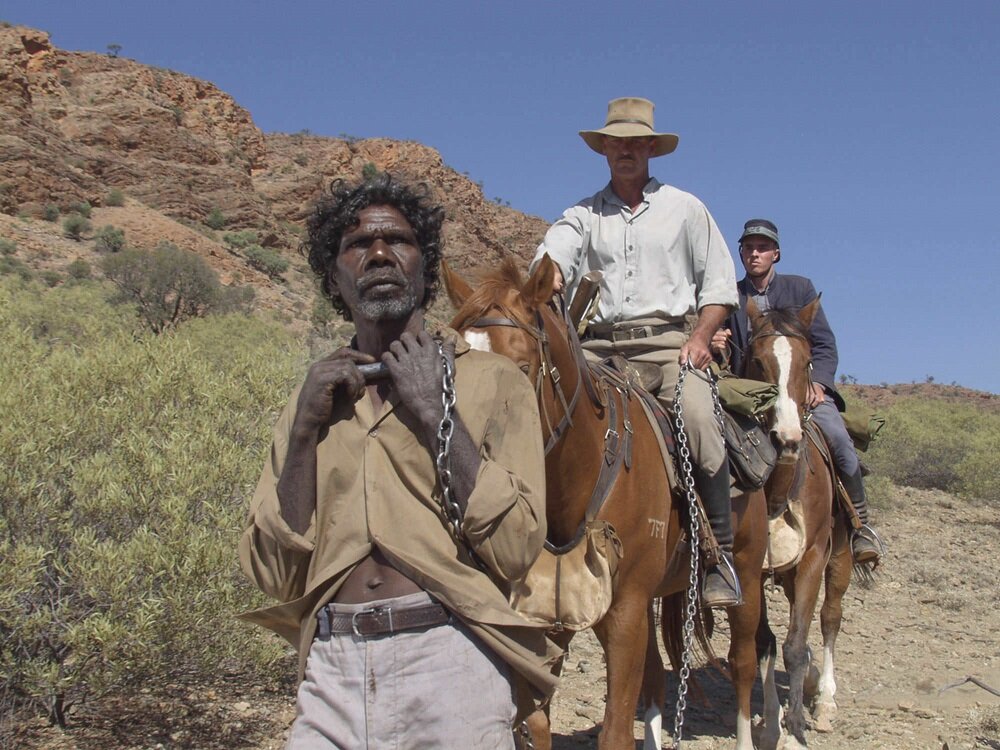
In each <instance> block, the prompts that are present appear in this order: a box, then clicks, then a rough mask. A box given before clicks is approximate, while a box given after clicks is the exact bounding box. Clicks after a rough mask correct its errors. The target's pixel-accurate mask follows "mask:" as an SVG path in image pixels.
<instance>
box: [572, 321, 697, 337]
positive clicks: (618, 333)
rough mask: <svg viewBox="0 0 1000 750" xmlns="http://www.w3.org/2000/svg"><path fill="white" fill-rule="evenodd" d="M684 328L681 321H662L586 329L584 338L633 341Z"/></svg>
mask: <svg viewBox="0 0 1000 750" xmlns="http://www.w3.org/2000/svg"><path fill="white" fill-rule="evenodd" d="M682 330H684V324H683V323H662V324H660V325H655V326H636V327H635V328H609V329H606V330H603V331H601V330H598V331H595V330H592V329H590V328H588V329H587V334H586V338H589V339H604V340H605V341H634V340H635V339H648V338H651V337H653V336H659V335H660V334H661V333H667V332H668V331H682Z"/></svg>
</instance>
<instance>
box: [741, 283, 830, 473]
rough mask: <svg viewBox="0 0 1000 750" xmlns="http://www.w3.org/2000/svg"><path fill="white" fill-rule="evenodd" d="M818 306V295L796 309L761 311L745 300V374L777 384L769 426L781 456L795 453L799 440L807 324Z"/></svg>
mask: <svg viewBox="0 0 1000 750" xmlns="http://www.w3.org/2000/svg"><path fill="white" fill-rule="evenodd" d="M818 309H819V298H818V297H817V298H816V299H815V300H813V301H812V302H810V303H809V304H808V305H806V306H805V307H803V308H802V309H800V310H798V311H797V312H796V311H792V310H768V311H767V312H764V313H762V312H760V310H759V309H758V308H757V305H756V304H755V303H754V301H753V300H752V299H750V300H748V301H747V317H748V318H749V320H750V330H751V336H750V346H749V351H748V352H747V359H748V361H749V364H748V366H747V377H750V378H753V379H755V380H764V381H767V382H770V383H776V384H777V386H778V400H777V401H776V402H775V404H774V409H773V411H772V414H771V422H770V427H771V432H772V433H773V434H774V436H775V437H776V438H777V439H778V443H779V445H780V446H781V450H782V454H784V455H790V456H796V455H797V454H798V450H799V446H800V445H801V443H802V418H803V416H804V415H805V413H806V407H807V403H808V398H809V386H810V383H811V382H812V378H811V377H810V368H811V366H812V344H811V341H810V338H809V327H810V326H811V325H812V321H813V318H814V317H815V316H816V311H817V310H818Z"/></svg>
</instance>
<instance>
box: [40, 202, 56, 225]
mask: <svg viewBox="0 0 1000 750" xmlns="http://www.w3.org/2000/svg"><path fill="white" fill-rule="evenodd" d="M42 218H44V219H45V220H46V221H56V220H57V219H58V218H59V206H57V205H56V204H55V203H49V204H48V205H47V206H46V207H45V208H44V210H43V211H42Z"/></svg>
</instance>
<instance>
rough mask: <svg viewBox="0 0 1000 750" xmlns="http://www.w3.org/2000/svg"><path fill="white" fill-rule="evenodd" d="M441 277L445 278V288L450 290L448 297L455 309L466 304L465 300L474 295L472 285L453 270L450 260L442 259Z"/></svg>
mask: <svg viewBox="0 0 1000 750" xmlns="http://www.w3.org/2000/svg"><path fill="white" fill-rule="evenodd" d="M441 278H442V279H443V280H444V288H445V289H446V290H447V292H448V299H450V300H451V304H453V305H454V306H455V309H456V310H457V309H459V308H461V307H462V305H464V304H465V300H467V299H469V297H470V296H472V287H471V286H469V284H468V282H467V281H466V280H465V279H463V278H462V277H461V276H459V275H458V274H457V273H455V272H454V271H452V270H451V266H449V265H448V261H446V260H442V261H441Z"/></svg>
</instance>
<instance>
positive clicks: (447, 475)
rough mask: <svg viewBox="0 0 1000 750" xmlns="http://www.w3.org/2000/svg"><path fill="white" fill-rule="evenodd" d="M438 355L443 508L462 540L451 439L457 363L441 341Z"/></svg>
mask: <svg viewBox="0 0 1000 750" xmlns="http://www.w3.org/2000/svg"><path fill="white" fill-rule="evenodd" d="M437 347H438V353H439V354H440V355H441V362H442V363H443V364H444V375H442V378H441V381H442V382H441V405H442V406H443V407H444V414H442V415H441V424H440V425H439V426H438V434H437V437H438V454H437V461H436V463H437V473H438V480H439V481H440V483H441V507H442V508H443V509H444V514H445V517H446V518H447V519H448V523H449V524H450V525H451V528H452V531H453V532H454V533H455V536H456V537H457V538H461V530H462V509H461V508H460V507H459V506H458V503H457V502H455V493H454V491H453V490H452V488H451V437H452V435H454V433H455V363H454V362H452V361H451V360H450V359H449V358H448V357H447V356H445V353H444V346H443V345H442V343H441V341H438V342H437Z"/></svg>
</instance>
